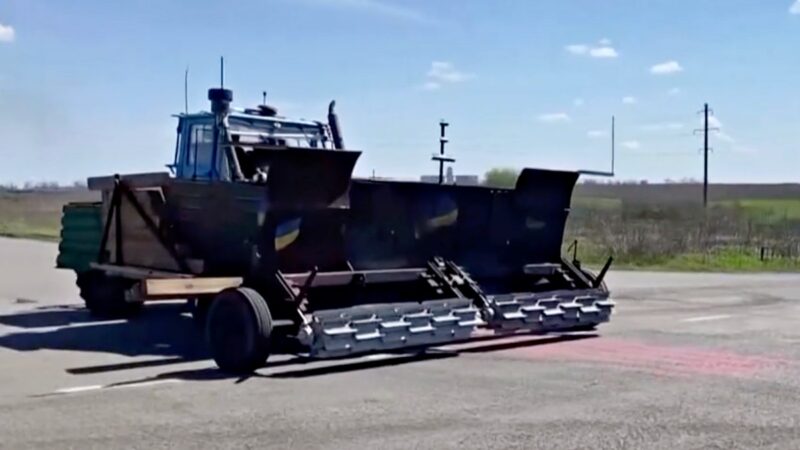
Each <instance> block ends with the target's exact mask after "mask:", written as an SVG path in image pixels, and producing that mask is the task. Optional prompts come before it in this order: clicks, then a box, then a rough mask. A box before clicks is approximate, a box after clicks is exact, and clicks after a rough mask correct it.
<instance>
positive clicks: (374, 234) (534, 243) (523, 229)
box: [346, 169, 578, 277]
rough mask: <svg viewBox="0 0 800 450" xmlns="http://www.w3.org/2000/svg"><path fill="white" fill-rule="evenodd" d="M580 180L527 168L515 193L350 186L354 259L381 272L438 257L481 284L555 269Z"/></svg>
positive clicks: (426, 185)
mask: <svg viewBox="0 0 800 450" xmlns="http://www.w3.org/2000/svg"><path fill="white" fill-rule="evenodd" d="M577 178H578V173H576V172H562V171H551V170H539V169H525V170H523V172H522V173H521V175H520V177H519V180H518V181H517V185H516V187H515V188H514V189H513V190H510V189H493V188H487V187H483V186H453V185H439V184H431V183H412V182H393V181H372V180H353V182H352V184H351V188H350V201H351V209H350V212H349V216H350V220H349V222H348V228H347V236H346V240H347V246H348V255H349V259H350V260H351V261H352V262H353V263H354V265H355V266H356V267H361V268H369V269H379V268H395V267H407V266H416V265H420V264H424V263H425V262H426V261H429V260H430V259H431V258H432V257H434V256H441V257H444V258H447V259H451V260H453V261H455V262H456V263H457V264H460V265H462V266H464V267H466V268H467V269H468V270H469V271H470V272H471V273H472V274H473V275H475V276H477V277H495V276H497V277H502V276H506V275H507V274H509V273H517V272H519V271H521V270H522V267H523V266H524V265H525V264H532V263H546V262H553V263H556V262H558V261H560V252H561V242H562V239H563V234H564V226H565V222H566V218H567V214H568V212H569V205H570V198H571V195H572V189H573V187H574V185H575V182H576V181H577Z"/></svg>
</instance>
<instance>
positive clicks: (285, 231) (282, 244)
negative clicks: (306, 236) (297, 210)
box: [275, 218, 301, 251]
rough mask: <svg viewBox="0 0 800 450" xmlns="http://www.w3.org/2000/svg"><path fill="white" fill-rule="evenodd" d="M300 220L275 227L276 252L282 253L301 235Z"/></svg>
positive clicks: (293, 220) (288, 221) (289, 221)
mask: <svg viewBox="0 0 800 450" xmlns="http://www.w3.org/2000/svg"><path fill="white" fill-rule="evenodd" d="M300 222H301V220H300V218H297V219H292V220H287V221H285V222H282V223H280V224H278V226H277V227H275V250H276V251H281V250H283V249H284V248H286V247H288V246H289V245H291V244H292V242H294V241H296V240H297V237H298V236H299V235H300Z"/></svg>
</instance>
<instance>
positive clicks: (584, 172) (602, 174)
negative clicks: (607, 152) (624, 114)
mask: <svg viewBox="0 0 800 450" xmlns="http://www.w3.org/2000/svg"><path fill="white" fill-rule="evenodd" d="M615 128H616V126H615V118H614V116H611V172H604V171H600V170H579V171H578V173H579V174H582V175H594V176H598V177H613V176H614V173H615V172H614V163H615V150H616V141H615V139H616V136H615V132H616V130H615Z"/></svg>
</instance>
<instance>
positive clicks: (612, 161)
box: [611, 116, 616, 177]
mask: <svg viewBox="0 0 800 450" xmlns="http://www.w3.org/2000/svg"><path fill="white" fill-rule="evenodd" d="M614 128H615V127H614V116H611V176H612V177H613V176H614V149H615V148H616V145H615V140H614V138H615V136H614V131H615V130H614Z"/></svg>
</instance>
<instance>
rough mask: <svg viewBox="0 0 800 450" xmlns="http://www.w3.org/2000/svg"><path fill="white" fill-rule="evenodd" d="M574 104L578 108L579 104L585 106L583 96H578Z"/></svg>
mask: <svg viewBox="0 0 800 450" xmlns="http://www.w3.org/2000/svg"><path fill="white" fill-rule="evenodd" d="M572 104H573V106H575V107H576V108H577V107H579V106H583V104H584V101H583V99H582V98H580V97H578V98H576V99H575V100H573V101H572Z"/></svg>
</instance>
